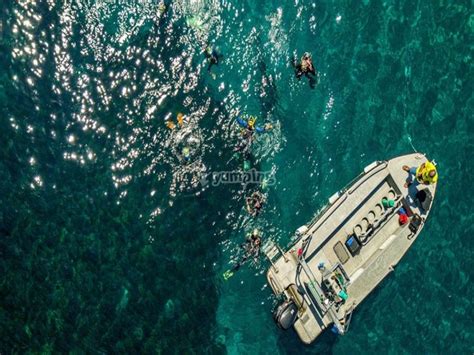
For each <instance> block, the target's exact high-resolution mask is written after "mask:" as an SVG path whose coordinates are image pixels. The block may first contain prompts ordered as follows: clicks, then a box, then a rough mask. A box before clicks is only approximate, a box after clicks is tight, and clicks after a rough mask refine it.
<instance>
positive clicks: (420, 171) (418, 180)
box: [402, 161, 438, 187]
mask: <svg viewBox="0 0 474 355" xmlns="http://www.w3.org/2000/svg"><path fill="white" fill-rule="evenodd" d="M402 169H403V170H405V171H406V172H408V174H409V177H411V175H414V176H415V179H412V180H411V181H407V182H406V183H405V187H409V186H411V185H412V184H413V186H417V185H418V184H424V185H432V184H436V182H437V181H438V172H437V171H436V166H435V165H434V164H433V163H432V162H430V161H427V162H426V163H423V164H421V165H420V166H419V167H418V168H416V167H412V168H410V167H409V166H408V165H404V166H403V167H402Z"/></svg>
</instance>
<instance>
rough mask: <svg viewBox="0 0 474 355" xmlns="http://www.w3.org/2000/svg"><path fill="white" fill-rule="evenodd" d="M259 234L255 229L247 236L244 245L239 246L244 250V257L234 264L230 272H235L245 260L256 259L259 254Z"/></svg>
mask: <svg viewBox="0 0 474 355" xmlns="http://www.w3.org/2000/svg"><path fill="white" fill-rule="evenodd" d="M260 243H261V239H260V233H259V231H258V230H257V229H255V230H254V231H253V232H252V233H251V234H249V235H248V236H247V239H246V241H245V243H243V244H241V245H240V247H241V248H242V249H243V250H244V256H243V257H242V259H240V261H238V262H237V263H235V265H234V266H233V267H232V269H231V271H232V272H234V271H237V270H238V269H239V268H240V266H242V265H243V264H244V263H245V262H246V261H247V260H249V259H251V258H257V257H258V254H259V253H260Z"/></svg>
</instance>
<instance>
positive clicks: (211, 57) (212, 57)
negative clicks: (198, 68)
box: [204, 46, 222, 73]
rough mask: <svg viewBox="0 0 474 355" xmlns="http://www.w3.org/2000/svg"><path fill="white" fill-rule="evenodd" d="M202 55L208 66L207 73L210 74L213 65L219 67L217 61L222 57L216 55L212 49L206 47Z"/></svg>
mask: <svg viewBox="0 0 474 355" xmlns="http://www.w3.org/2000/svg"><path fill="white" fill-rule="evenodd" d="M204 55H205V56H206V59H207V61H208V62H209V65H208V66H207V71H208V72H209V73H210V72H211V68H212V66H213V65H219V60H220V58H222V55H221V54H219V53H217V51H216V50H215V49H214V48H211V47H209V46H206V47H205V48H204Z"/></svg>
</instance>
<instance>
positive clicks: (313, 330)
mask: <svg viewBox="0 0 474 355" xmlns="http://www.w3.org/2000/svg"><path fill="white" fill-rule="evenodd" d="M426 161H427V159H426V157H425V155H423V154H419V153H415V154H409V155H404V156H399V157H396V158H393V159H391V160H388V161H378V162H374V163H372V164H370V165H368V166H367V167H366V168H365V169H364V171H363V173H362V174H361V175H359V176H358V177H357V178H356V179H355V180H354V181H353V182H351V183H350V184H349V185H348V186H347V187H346V188H345V189H343V190H341V191H338V192H337V193H335V194H334V195H333V196H332V197H331V198H330V199H329V204H328V205H327V206H326V207H325V208H324V210H323V211H322V212H321V213H319V214H318V215H317V216H316V217H315V218H314V219H313V220H312V221H311V222H310V223H308V224H307V225H305V226H302V227H300V228H299V229H298V230H297V233H296V241H295V242H293V244H292V245H291V246H290V247H289V248H288V249H287V250H286V251H284V250H282V249H281V248H280V247H279V246H278V245H276V244H275V243H273V242H269V243H267V244H266V245H264V247H263V248H262V250H263V252H264V253H265V254H266V256H267V257H268V259H269V260H270V262H271V266H270V268H269V269H268V272H267V280H268V283H269V284H270V286H271V288H272V290H273V292H274V293H275V295H277V296H278V298H279V299H280V300H281V303H280V304H279V306H278V307H277V308H276V309H275V311H274V318H275V321H276V322H277V324H278V326H279V327H281V328H283V329H288V328H290V327H291V326H293V328H294V329H295V331H296V333H297V334H298V336H299V337H300V339H301V340H302V341H303V342H304V343H306V344H309V343H311V342H313V341H314V340H315V339H316V338H317V337H318V336H319V335H320V334H321V333H322V332H323V331H324V330H325V329H327V328H331V329H332V330H333V331H334V332H337V333H339V334H344V333H346V332H347V330H348V328H349V324H350V321H351V317H352V313H353V311H354V309H355V308H356V307H357V306H358V305H359V304H360V303H361V302H362V301H363V300H364V298H365V297H367V296H368V295H369V294H370V292H372V291H373V290H374V288H375V287H376V286H377V285H378V284H379V283H380V282H381V281H382V280H383V279H384V278H385V277H386V276H387V275H388V274H389V273H390V272H391V271H393V268H394V267H395V265H397V264H398V262H399V261H400V259H401V258H402V256H403V255H404V254H405V253H406V251H407V250H408V248H410V246H411V245H412V244H413V242H414V241H415V240H416V238H417V237H418V235H419V234H420V232H421V230H422V229H423V225H424V223H425V220H426V218H427V217H428V214H429V212H430V209H431V204H432V201H433V198H434V195H435V190H436V185H435V184H434V185H429V186H427V185H423V184H419V185H418V186H415V185H416V184H411V185H410V186H409V187H408V188H406V187H405V184H406V182H407V180H409V179H410V178H409V173H408V172H406V171H404V170H403V169H402V167H403V166H404V165H407V166H409V167H418V166H419V165H421V164H422V163H424V162H426ZM411 178H412V179H414V177H413V176H411ZM401 214H404V215H406V217H408V218H406V217H400V215H401ZM403 219H405V220H406V223H405V224H402V223H401V222H404V221H403ZM413 282H416V281H415V280H413Z"/></svg>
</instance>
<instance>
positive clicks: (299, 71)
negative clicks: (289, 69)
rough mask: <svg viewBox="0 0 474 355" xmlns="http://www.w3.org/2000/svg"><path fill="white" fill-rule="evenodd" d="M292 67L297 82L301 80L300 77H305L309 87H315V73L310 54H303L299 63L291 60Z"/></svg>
mask: <svg viewBox="0 0 474 355" xmlns="http://www.w3.org/2000/svg"><path fill="white" fill-rule="evenodd" d="M292 65H293V67H294V68H295V76H296V78H297V79H298V80H301V77H302V76H303V75H305V76H306V77H307V78H308V79H309V86H310V87H311V88H312V89H314V88H315V87H316V80H315V77H316V76H317V73H316V69H315V68H314V65H313V60H312V58H311V54H309V53H308V52H306V53H305V54H303V56H302V57H301V61H300V63H297V62H296V59H293V61H292ZM309 74H311V75H309Z"/></svg>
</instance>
